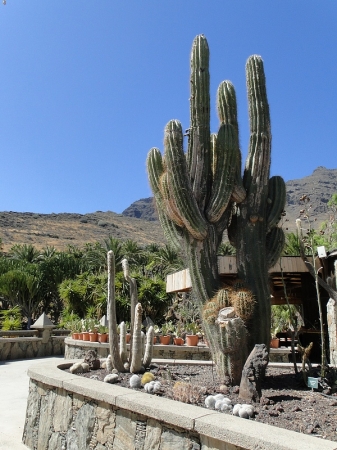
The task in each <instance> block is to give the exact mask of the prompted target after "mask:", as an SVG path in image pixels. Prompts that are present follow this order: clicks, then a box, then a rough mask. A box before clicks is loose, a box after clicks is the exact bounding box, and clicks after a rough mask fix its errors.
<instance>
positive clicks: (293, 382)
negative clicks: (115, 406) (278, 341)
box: [81, 364, 337, 441]
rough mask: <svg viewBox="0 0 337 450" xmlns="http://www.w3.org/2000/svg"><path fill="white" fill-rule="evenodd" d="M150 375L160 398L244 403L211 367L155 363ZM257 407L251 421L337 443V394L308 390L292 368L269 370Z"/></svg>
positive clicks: (98, 374)
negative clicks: (222, 397)
mask: <svg viewBox="0 0 337 450" xmlns="http://www.w3.org/2000/svg"><path fill="white" fill-rule="evenodd" d="M150 372H152V373H153V375H154V376H155V380H156V381H160V382H161V389H160V392H159V393H158V394H156V395H159V396H162V397H167V398H171V399H175V400H183V397H185V398H184V400H185V401H186V400H187V403H192V404H195V405H198V406H201V407H205V398H206V397H207V396H208V395H213V394H217V393H223V394H225V395H226V397H229V398H230V399H231V400H232V404H233V405H234V404H236V403H241V402H240V399H239V387H238V386H234V387H230V386H226V385H221V383H220V382H219V379H218V378H217V375H216V373H215V371H214V369H212V367H211V366H190V365H175V366H172V365H157V364H152V365H151V367H150ZM106 375H107V371H106V370H105V369H98V370H93V371H90V372H88V373H84V374H81V376H84V377H87V378H92V379H95V380H99V381H103V380H104V377H105V376H106ZM131 376H132V375H131V374H130V373H120V374H119V376H118V381H117V384H118V385H119V386H123V387H128V388H129V387H130V386H129V379H130V377H131ZM140 376H141V375H140ZM177 382H180V383H186V384H187V385H188V386H187V387H186V386H184V388H183V390H182V389H181V387H182V385H181V384H180V389H177V386H176V388H174V385H175V384H176V383H177ZM139 391H144V389H143V388H141V389H139ZM186 393H187V394H186ZM253 406H254V416H253V418H252V419H250V420H256V421H257V422H263V423H267V424H270V425H274V426H277V427H281V428H286V429H288V430H293V431H297V432H300V433H306V434H311V435H312V436H316V437H317V438H321V439H329V440H332V441H337V393H333V394H331V395H324V394H323V393H322V392H318V391H317V390H315V391H312V390H311V389H308V388H307V387H306V386H305V384H304V382H303V377H302V375H301V374H298V375H297V376H296V375H295V373H294V371H293V369H292V368H284V369H280V368H274V367H268V369H267V373H266V377H265V380H264V381H263V383H262V398H261V401H260V403H254V404H253ZM219 414H229V413H228V412H219ZM242 420H246V419H242Z"/></svg>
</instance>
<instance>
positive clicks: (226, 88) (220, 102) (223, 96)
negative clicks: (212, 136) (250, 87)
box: [217, 80, 246, 203]
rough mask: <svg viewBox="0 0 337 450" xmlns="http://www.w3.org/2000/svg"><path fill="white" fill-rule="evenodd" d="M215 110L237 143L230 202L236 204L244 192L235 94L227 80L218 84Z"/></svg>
mask: <svg viewBox="0 0 337 450" xmlns="http://www.w3.org/2000/svg"><path fill="white" fill-rule="evenodd" d="M217 110H218V116H219V119H220V122H221V123H225V124H229V125H232V126H233V127H234V128H235V131H236V136H237V142H238V150H237V165H236V171H235V178H234V186H233V192H232V198H231V200H232V201H234V202H236V203H241V202H243V200H244V199H245V198H246V191H245V189H244V187H243V184H242V178H241V152H240V148H239V125H238V119H237V104H236V93H235V89H234V86H233V84H232V83H231V82H230V81H228V80H225V81H223V82H222V83H220V85H219V87H218V90H217Z"/></svg>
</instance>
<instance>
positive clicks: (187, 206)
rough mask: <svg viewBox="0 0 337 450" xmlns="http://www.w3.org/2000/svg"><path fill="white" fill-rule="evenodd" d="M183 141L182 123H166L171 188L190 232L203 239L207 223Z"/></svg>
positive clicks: (166, 144)
mask: <svg viewBox="0 0 337 450" xmlns="http://www.w3.org/2000/svg"><path fill="white" fill-rule="evenodd" d="M182 143H183V134H182V128H181V124H180V123H179V122H178V121H177V120H171V121H170V122H169V123H168V124H167V125H166V128H165V138H164V145H165V161H166V166H167V173H168V183H169V189H170V192H171V195H172V197H173V198H174V200H175V204H176V206H177V212H178V214H179V216H180V217H181V219H182V220H183V222H184V225H185V227H186V228H187V230H188V232H189V233H190V234H191V235H192V236H193V237H194V238H195V239H200V240H202V239H204V238H205V237H206V236H207V224H206V221H205V219H204V217H203V216H202V214H201V212H200V210H199V207H198V205H197V202H196V200H195V197H194V195H193V192H192V189H191V183H190V182H189V177H188V173H187V165H186V158H185V155H184V152H183V148H182Z"/></svg>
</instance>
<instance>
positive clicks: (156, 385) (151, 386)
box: [144, 381, 161, 394]
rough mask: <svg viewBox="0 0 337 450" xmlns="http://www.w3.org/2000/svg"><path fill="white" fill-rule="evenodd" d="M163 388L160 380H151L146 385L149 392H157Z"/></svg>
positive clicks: (145, 388) (146, 390) (145, 387)
mask: <svg viewBox="0 0 337 450" xmlns="http://www.w3.org/2000/svg"><path fill="white" fill-rule="evenodd" d="M160 389H161V383H160V382H159V381H150V382H149V383H146V384H145V385H144V391H145V392H147V393H148V394H157V393H158V392H159V391H160Z"/></svg>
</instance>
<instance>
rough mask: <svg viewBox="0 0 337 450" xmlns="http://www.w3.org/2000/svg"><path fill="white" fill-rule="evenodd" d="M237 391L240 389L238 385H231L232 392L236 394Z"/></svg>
mask: <svg viewBox="0 0 337 450" xmlns="http://www.w3.org/2000/svg"><path fill="white" fill-rule="evenodd" d="M239 391H240V388H239V386H233V387H232V393H233V394H238V393H239Z"/></svg>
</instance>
